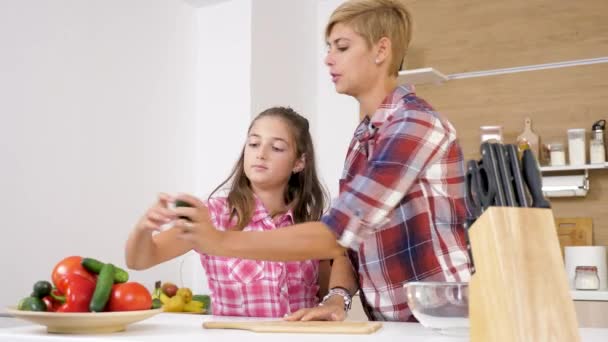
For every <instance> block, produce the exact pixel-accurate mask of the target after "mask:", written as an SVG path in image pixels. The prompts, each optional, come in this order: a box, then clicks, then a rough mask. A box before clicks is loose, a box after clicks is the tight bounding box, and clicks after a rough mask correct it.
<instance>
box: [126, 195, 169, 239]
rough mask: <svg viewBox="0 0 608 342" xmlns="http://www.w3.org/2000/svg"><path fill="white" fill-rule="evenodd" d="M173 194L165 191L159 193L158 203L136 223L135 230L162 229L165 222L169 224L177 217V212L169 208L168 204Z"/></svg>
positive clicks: (149, 230)
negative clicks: (170, 194)
mask: <svg viewBox="0 0 608 342" xmlns="http://www.w3.org/2000/svg"><path fill="white" fill-rule="evenodd" d="M171 201H172V199H171V196H169V195H168V194H165V193H160V194H158V199H157V200H156V203H154V205H152V207H150V209H148V211H146V213H145V214H144V216H142V218H141V219H140V220H139V222H137V224H136V225H135V230H136V231H139V232H144V231H148V232H150V233H152V232H153V231H160V230H161V227H162V226H163V225H164V224H167V223H169V222H171V221H173V220H175V219H176V218H177V215H175V212H173V211H172V210H170V209H169V207H168V204H169V202H171Z"/></svg>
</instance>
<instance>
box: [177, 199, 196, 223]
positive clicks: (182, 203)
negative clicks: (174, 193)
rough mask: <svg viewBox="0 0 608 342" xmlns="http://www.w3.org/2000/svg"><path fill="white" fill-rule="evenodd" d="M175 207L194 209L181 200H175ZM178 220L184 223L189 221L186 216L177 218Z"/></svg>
mask: <svg viewBox="0 0 608 342" xmlns="http://www.w3.org/2000/svg"><path fill="white" fill-rule="evenodd" d="M175 207H176V208H177V207H190V208H192V207H194V206H193V205H192V204H190V203H188V202H186V201H182V200H175ZM179 218H180V219H182V220H186V221H191V220H190V218H189V217H188V216H179Z"/></svg>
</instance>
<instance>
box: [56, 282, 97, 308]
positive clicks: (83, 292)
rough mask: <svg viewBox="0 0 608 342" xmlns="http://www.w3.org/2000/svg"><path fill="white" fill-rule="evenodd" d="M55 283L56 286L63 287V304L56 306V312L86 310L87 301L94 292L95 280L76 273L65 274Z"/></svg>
mask: <svg viewBox="0 0 608 342" xmlns="http://www.w3.org/2000/svg"><path fill="white" fill-rule="evenodd" d="M58 282H59V284H57V288H63V289H65V293H64V295H65V304H63V305H61V306H60V307H59V308H57V312H88V311H89V302H90V301H91V297H93V292H95V282H93V281H91V280H90V279H87V278H85V277H82V276H80V275H78V274H67V275H65V276H63V277H62V278H61V279H60V280H59V281H58Z"/></svg>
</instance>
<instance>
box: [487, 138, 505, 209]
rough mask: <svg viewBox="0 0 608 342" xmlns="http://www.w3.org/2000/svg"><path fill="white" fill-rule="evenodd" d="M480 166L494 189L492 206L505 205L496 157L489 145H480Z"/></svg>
mask: <svg viewBox="0 0 608 342" xmlns="http://www.w3.org/2000/svg"><path fill="white" fill-rule="evenodd" d="M481 164H482V169H483V170H485V173H486V175H487V179H488V182H489V183H490V184H493V186H494V187H495V188H496V193H495V194H494V202H493V205H496V206H504V205H506V204H507V200H506V199H505V191H504V187H503V184H502V181H501V176H500V171H499V166H498V156H497V155H496V152H495V150H494V148H493V147H492V144H491V143H488V142H485V143H483V144H481Z"/></svg>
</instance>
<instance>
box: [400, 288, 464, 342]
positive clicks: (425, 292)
mask: <svg viewBox="0 0 608 342" xmlns="http://www.w3.org/2000/svg"><path fill="white" fill-rule="evenodd" d="M404 287H405V291H406V296H407V304H408V306H409V308H410V310H411V311H412V314H413V315H414V317H416V319H417V320H418V322H420V324H422V325H423V326H424V327H426V328H430V329H433V330H435V331H437V332H439V333H441V334H444V335H454V336H467V335H468V334H469V284H468V283H456V282H454V283H448V282H411V283H407V284H405V285H404Z"/></svg>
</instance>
